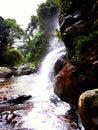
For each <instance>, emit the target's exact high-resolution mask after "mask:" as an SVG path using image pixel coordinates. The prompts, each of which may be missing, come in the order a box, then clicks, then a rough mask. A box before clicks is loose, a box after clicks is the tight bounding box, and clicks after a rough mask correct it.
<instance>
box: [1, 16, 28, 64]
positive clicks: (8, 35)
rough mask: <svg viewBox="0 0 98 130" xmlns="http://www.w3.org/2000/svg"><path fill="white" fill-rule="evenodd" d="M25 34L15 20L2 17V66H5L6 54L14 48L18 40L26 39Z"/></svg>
mask: <svg viewBox="0 0 98 130" xmlns="http://www.w3.org/2000/svg"><path fill="white" fill-rule="evenodd" d="M24 35H25V32H24V31H23V30H22V29H21V28H20V26H19V25H17V23H16V21H15V20H14V19H4V18H2V17H0V65H3V64H4V59H5V57H4V55H3V54H4V53H5V52H6V51H7V50H8V49H10V48H12V45H13V44H14V43H15V42H16V41H17V40H23V39H24Z"/></svg>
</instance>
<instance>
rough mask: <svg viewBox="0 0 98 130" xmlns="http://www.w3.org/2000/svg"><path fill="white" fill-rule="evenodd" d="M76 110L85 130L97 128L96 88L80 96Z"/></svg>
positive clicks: (97, 102) (97, 104) (97, 97)
mask: <svg viewBox="0 0 98 130" xmlns="http://www.w3.org/2000/svg"><path fill="white" fill-rule="evenodd" d="M78 110H79V113H80V115H81V118H82V120H83V124H84V126H85V128H86V130H98V89H94V90H88V91H86V92H84V93H83V94H82V95H81V96H80V98H79V104H78Z"/></svg>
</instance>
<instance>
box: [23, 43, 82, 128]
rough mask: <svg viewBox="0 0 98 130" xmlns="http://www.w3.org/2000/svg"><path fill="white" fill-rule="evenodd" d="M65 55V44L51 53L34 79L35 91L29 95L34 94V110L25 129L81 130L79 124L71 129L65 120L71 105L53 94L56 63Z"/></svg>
mask: <svg viewBox="0 0 98 130" xmlns="http://www.w3.org/2000/svg"><path fill="white" fill-rule="evenodd" d="M62 55H65V47H64V45H63V43H62V44H61V45H60V46H58V47H57V48H55V49H52V51H51V52H49V53H48V54H47V55H46V57H45V59H44V60H43V62H42V65H41V68H40V71H39V73H38V74H37V75H35V76H34V77H32V78H33V79H34V82H33V86H32V87H33V88H34V89H33V91H30V92H29V93H28V94H32V97H33V99H32V102H33V103H34V108H33V109H32V111H31V112H30V113H29V114H28V115H27V116H26V117H25V118H24V120H25V123H24V124H23V126H22V127H23V128H29V129H30V130H46V129H47V130H69V129H70V130H79V129H80V127H78V125H77V124H74V123H75V122H72V123H73V127H72V128H71V127H70V123H69V121H68V120H65V119H64V116H65V115H66V113H67V111H68V110H69V109H70V105H69V104H67V103H65V102H62V101H60V99H59V98H58V97H57V96H56V95H55V94H54V92H53V79H52V80H51V77H52V78H53V73H54V65H55V62H56V61H57V60H58V59H59V58H60V57H61V56H62ZM78 122H79V125H80V126H81V129H80V130H84V128H83V127H82V125H81V123H80V120H79V121H78Z"/></svg>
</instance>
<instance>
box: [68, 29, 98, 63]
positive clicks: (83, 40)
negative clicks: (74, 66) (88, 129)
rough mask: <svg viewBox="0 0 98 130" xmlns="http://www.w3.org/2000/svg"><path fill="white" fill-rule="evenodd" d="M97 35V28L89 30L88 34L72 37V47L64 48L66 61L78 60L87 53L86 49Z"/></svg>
mask: <svg viewBox="0 0 98 130" xmlns="http://www.w3.org/2000/svg"><path fill="white" fill-rule="evenodd" d="M96 37H98V30H94V31H91V32H90V33H88V34H85V35H81V36H78V37H77V38H75V39H74V48H73V49H72V50H69V49H68V48H67V49H66V51H67V54H66V55H67V56H66V57H67V61H68V62H73V61H76V62H80V61H81V60H82V58H83V57H85V56H86V55H87V53H88V49H89V47H90V46H92V44H93V40H94V39H95V38H96Z"/></svg>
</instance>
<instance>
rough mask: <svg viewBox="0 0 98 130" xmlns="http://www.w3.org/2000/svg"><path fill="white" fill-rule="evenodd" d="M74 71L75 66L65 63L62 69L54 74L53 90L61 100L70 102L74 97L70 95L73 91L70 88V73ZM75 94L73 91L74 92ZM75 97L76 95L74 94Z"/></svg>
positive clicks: (71, 81)
mask: <svg viewBox="0 0 98 130" xmlns="http://www.w3.org/2000/svg"><path fill="white" fill-rule="evenodd" d="M74 71H75V67H74V66H72V65H70V64H66V65H65V66H64V67H63V69H62V70H61V71H60V72H59V74H58V75H57V76H56V81H55V84H54V92H55V93H56V94H57V95H58V96H59V97H60V98H61V100H63V101H66V102H69V103H72V104H73V102H74V100H75V98H73V97H72V95H73V94H72V93H74V92H73V91H72V90H71V89H72V88H71V87H70V86H71V84H73V80H74V79H73V80H72V74H73V73H74ZM74 94H75V93H74ZM75 96H76V97H77V95H76V94H75Z"/></svg>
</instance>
